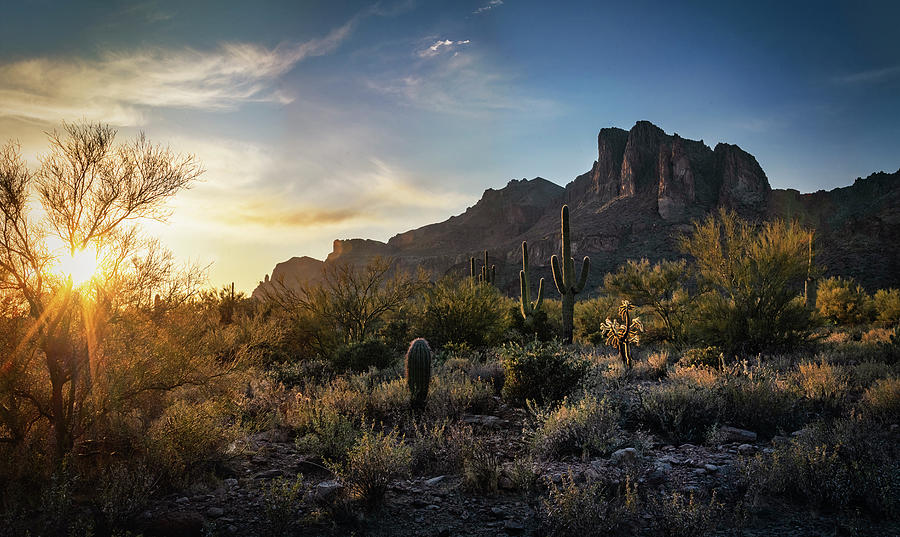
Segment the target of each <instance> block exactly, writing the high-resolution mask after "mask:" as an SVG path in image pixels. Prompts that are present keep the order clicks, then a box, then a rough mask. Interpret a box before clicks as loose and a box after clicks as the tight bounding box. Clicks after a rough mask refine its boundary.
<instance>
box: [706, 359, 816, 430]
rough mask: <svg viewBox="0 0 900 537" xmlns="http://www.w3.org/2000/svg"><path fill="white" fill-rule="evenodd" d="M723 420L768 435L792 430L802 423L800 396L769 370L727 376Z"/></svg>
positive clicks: (724, 390)
mask: <svg viewBox="0 0 900 537" xmlns="http://www.w3.org/2000/svg"><path fill="white" fill-rule="evenodd" d="M720 393H721V395H722V399H723V421H724V422H725V423H727V424H728V425H732V426H734V427H741V428H743V429H749V430H751V431H754V432H756V433H759V434H760V435H762V436H765V437H770V438H771V437H772V436H774V435H776V434H779V433H782V434H786V433H790V432H792V431H794V430H796V428H797V427H799V426H800V425H802V420H803V413H802V412H801V411H800V410H801V408H800V407H801V401H800V400H799V398H798V396H797V395H796V394H795V393H794V392H793V391H792V390H790V389H789V388H788V387H786V386H784V385H783V383H782V382H779V380H778V379H777V378H775V375H774V374H773V373H771V372H767V371H754V372H753V374H752V375H749V376H737V377H729V378H727V379H726V380H725V381H724V382H723V383H722V386H721V388H720Z"/></svg>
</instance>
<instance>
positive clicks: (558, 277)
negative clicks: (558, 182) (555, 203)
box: [550, 205, 591, 343]
mask: <svg viewBox="0 0 900 537" xmlns="http://www.w3.org/2000/svg"><path fill="white" fill-rule="evenodd" d="M570 239H571V237H570V236H569V206H568V205H563V206H562V262H560V260H559V258H558V257H556V256H555V255H554V256H553V257H551V258H550V267H551V268H552V269H553V281H554V282H555V283H556V290H557V291H559V294H560V295H562V339H563V342H564V343H572V325H573V320H574V317H575V295H576V294H577V293H580V292H581V291H582V290H583V289H584V284H585V283H587V277H588V272H589V271H590V269H591V260H590V258H588V257H587V256H585V258H584V260H583V261H582V263H581V274H580V275H579V276H578V281H577V283H576V280H575V259H573V258H572V246H571V243H570Z"/></svg>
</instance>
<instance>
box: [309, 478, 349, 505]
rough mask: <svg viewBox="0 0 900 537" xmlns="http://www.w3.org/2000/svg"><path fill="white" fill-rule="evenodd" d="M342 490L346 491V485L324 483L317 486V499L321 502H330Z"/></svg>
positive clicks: (334, 482)
mask: <svg viewBox="0 0 900 537" xmlns="http://www.w3.org/2000/svg"><path fill="white" fill-rule="evenodd" d="M342 490H344V485H342V484H341V483H340V482H339V481H334V480H331V481H322V482H321V483H319V484H318V485H316V493H315V494H316V499H317V500H319V501H320V502H330V501H331V500H333V499H334V498H335V497H336V496H337V495H338V494H339V493H340V492H341V491H342Z"/></svg>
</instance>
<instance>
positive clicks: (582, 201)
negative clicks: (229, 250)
mask: <svg viewBox="0 0 900 537" xmlns="http://www.w3.org/2000/svg"><path fill="white" fill-rule="evenodd" d="M563 203H567V204H568V205H569V207H570V211H571V213H572V218H571V227H572V236H573V242H574V244H573V255H577V256H579V257H580V256H582V255H589V256H591V261H592V265H593V267H592V270H591V277H590V278H589V280H588V286H589V288H590V289H593V288H594V287H596V286H597V285H598V284H599V283H600V282H601V281H602V277H603V275H604V274H605V273H606V272H609V271H611V270H615V269H616V267H618V266H619V265H620V264H621V263H623V262H624V261H625V260H626V259H632V258H640V257H647V258H649V259H651V260H652V261H655V260H658V259H669V258H675V257H679V256H680V255H681V254H680V252H678V249H677V238H678V236H679V235H681V234H682V233H684V232H685V231H688V230H690V229H691V222H692V221H694V220H696V219H699V218H702V217H703V216H705V215H707V214H709V213H710V212H711V211H714V210H718V209H719V208H725V209H729V210H733V211H735V212H737V213H738V214H739V215H740V216H742V217H744V218H748V219H751V220H763V219H772V218H784V219H795V220H797V221H798V222H800V223H801V224H803V225H807V226H810V227H812V228H815V229H816V232H817V233H816V240H817V243H818V245H819V249H820V254H821V255H820V260H822V261H824V263H825V265H826V273H827V274H842V275H845V276H848V275H849V276H854V277H856V278H857V280H859V281H860V283H862V284H863V285H864V286H866V287H867V288H875V287H885V286H895V287H896V286H900V276H898V274H897V272H898V270H897V267H900V253H893V252H897V251H898V250H900V249H898V248H896V247H890V246H891V245H896V244H897V242H898V240H900V170H898V171H897V172H895V173H892V174H889V173H884V172H879V173H875V174H872V175H870V176H869V177H868V178H866V179H863V178H857V180H856V181H855V182H854V183H853V184H852V185H850V186H847V187H840V188H836V189H833V190H831V191H824V190H819V191H817V192H812V193H805V194H801V193H800V192H799V191H797V190H793V189H772V188H771V185H770V184H769V181H768V177H767V176H766V174H765V172H764V171H763V169H762V167H761V166H760V164H759V163H758V162H757V160H756V158H755V157H754V156H753V155H751V154H750V153H747V152H746V151H744V150H743V149H741V148H740V147H739V146H737V145H733V144H728V143H724V142H720V143H717V144H716V146H715V148H710V147H709V146H708V145H706V144H705V143H704V142H703V141H702V140H700V141H697V140H689V139H686V138H682V137H680V136H679V135H678V134H677V133H674V134H672V135H669V134H666V133H665V132H664V131H663V130H662V129H660V128H659V127H657V126H656V125H654V124H652V123H650V122H649V121H638V122H637V123H635V125H634V126H633V127H632V128H631V130H628V131H626V130H624V129H619V128H616V127H608V128H603V129H601V130H600V132H599V134H598V136H597V160H595V161H594V163H593V165H592V166H591V168H590V170H588V171H587V172H585V173H583V174H581V175H579V176H577V177H576V178H574V179H573V180H572V181H570V182H569V183H567V184H566V185H565V186H564V187H563V186H559V185H557V184H555V183H552V182H550V181H547V180H546V179H543V178H541V177H536V178H534V179H531V180H528V179H521V180H515V179H514V180H511V181H510V182H509V183H507V185H506V186H505V187H503V188H500V189H493V188H488V189H486V190H485V191H484V194H483V195H482V197H481V198H480V199H479V200H478V202H476V203H475V204H474V205H473V206H471V207H468V208H467V209H466V211H465V212H463V213H462V214H459V215H455V216H451V217H450V218H448V219H447V220H444V221H443V222H436V223H433V224H428V225H426V226H422V227H420V228H417V229H412V230H408V231H405V232H402V233H398V234H396V235H394V236H393V237H391V238H390V239H389V240H388V241H387V242H381V241H374V240H371V239H347V240H342V239H338V240H335V241H334V247H333V251H332V252H331V253H330V254H329V255H328V257H327V258H326V259H325V261H324V262H322V261H319V265H315V264H314V263H311V262H306V263H305V265H304V270H303V271H298V272H296V273H293V274H289V272H288V271H286V270H285V267H282V269H280V270H278V277H279V278H290V279H299V280H303V281H306V280H309V279H311V278H313V277H314V275H313V274H312V273H311V271H315V270H318V272H321V267H322V266H324V265H325V264H328V263H351V264H364V263H365V262H367V261H368V260H369V259H371V258H372V257H374V256H376V255H381V256H391V257H394V258H396V259H397V261H398V265H399V266H400V267H401V268H406V269H414V268H417V267H423V268H425V269H426V270H429V271H431V272H432V275H433V276H434V277H440V276H442V275H444V274H450V273H457V274H466V273H468V260H469V258H470V257H471V256H475V257H477V258H478V259H480V258H481V255H482V253H483V251H484V250H488V252H489V255H490V257H491V261H490V262H491V263H492V264H494V263H496V265H497V276H498V281H497V284H498V286H499V287H501V288H502V289H504V290H506V291H508V292H511V293H512V294H515V289H516V288H517V286H518V284H517V282H518V279H517V278H518V267H519V265H520V264H521V253H520V245H521V241H522V240H527V241H528V244H529V250H530V251H531V260H530V262H531V265H532V267H533V269H534V270H535V272H536V273H537V276H544V277H549V276H550V269H549V258H550V256H551V255H552V254H557V253H558V252H559V249H560V245H559V209H560V206H561V205H562V204H563ZM885 246H888V248H885ZM294 259H297V258H294ZM307 259H311V258H307ZM280 265H281V264H280ZM276 268H277V267H276ZM275 276H276V273H275V272H273V277H272V279H275ZM267 285H271V283H268V282H267V281H266V280H264V281H263V282H260V286H259V287H257V289H256V290H255V291H254V296H258V295H259V294H260V293H261V292H262V290H263V289H265V288H266V286H267Z"/></svg>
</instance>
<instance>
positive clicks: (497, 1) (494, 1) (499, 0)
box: [472, 0, 503, 15]
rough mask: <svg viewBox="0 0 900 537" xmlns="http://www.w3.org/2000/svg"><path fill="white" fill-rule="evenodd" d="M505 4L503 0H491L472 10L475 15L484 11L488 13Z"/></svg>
mask: <svg viewBox="0 0 900 537" xmlns="http://www.w3.org/2000/svg"><path fill="white" fill-rule="evenodd" d="M502 5H503V0H491V1H490V2H488V3H487V4H485V5H483V6H481V7H480V8H478V9H476V10H475V11H473V12H472V14H473V15H481V14H482V13H486V12H488V11H490V10H492V9H494V8H497V7H500V6H502Z"/></svg>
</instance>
